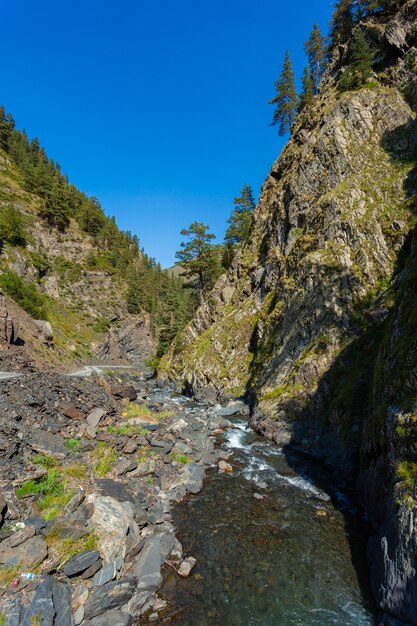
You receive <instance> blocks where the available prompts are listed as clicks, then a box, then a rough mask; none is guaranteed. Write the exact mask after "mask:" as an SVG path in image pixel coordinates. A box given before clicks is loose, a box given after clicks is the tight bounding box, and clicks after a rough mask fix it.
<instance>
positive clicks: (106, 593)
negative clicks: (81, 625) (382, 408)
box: [85, 576, 137, 626]
mask: <svg viewBox="0 0 417 626" xmlns="http://www.w3.org/2000/svg"><path fill="white" fill-rule="evenodd" d="M136 583H137V578H136V577H135V576H127V577H126V578H121V579H120V580H115V581H112V582H110V583H107V584H106V585H103V586H102V587H97V588H96V589H95V590H94V592H93V593H91V594H90V595H89V597H88V599H87V602H86V603H85V617H86V619H92V618H93V617H97V616H98V615H102V614H103V613H105V612H106V611H109V610H110V609H114V608H118V607H121V606H123V605H124V604H126V603H127V602H128V601H129V600H130V598H131V597H132V595H133V594H134V592H135V588H136ZM109 626H114V624H112V625H109Z"/></svg>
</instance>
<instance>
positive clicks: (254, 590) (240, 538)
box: [158, 421, 374, 626]
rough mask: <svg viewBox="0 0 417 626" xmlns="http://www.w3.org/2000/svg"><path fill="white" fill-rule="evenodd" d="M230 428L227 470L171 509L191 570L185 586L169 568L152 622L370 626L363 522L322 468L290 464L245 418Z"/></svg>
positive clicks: (208, 625) (293, 460)
mask: <svg viewBox="0 0 417 626" xmlns="http://www.w3.org/2000/svg"><path fill="white" fill-rule="evenodd" d="M235 425H236V426H237V428H236V429H234V430H232V431H229V432H228V433H227V434H226V435H225V441H224V443H223V447H224V448H225V449H227V450H228V451H229V452H230V453H231V455H232V456H231V463H232V465H233V468H234V472H233V473H232V474H223V475H218V474H217V473H216V472H215V471H213V472H212V473H211V474H210V477H209V480H207V481H206V483H205V486H204V490H203V492H202V493H201V494H199V495H198V496H194V497H190V498H189V499H188V500H187V501H186V502H185V503H183V504H181V505H179V506H178V507H177V508H176V510H175V512H174V520H175V524H176V526H177V528H178V537H179V539H180V541H181V542H182V544H183V546H184V552H185V554H187V555H188V554H189V555H192V556H194V557H196V558H197V565H196V567H195V569H194V570H193V573H192V575H191V576H190V578H188V579H186V580H179V579H178V577H177V576H175V575H174V574H173V573H171V572H172V570H171V569H170V568H169V567H167V571H166V580H165V585H164V589H163V593H164V597H166V598H167V599H168V600H169V603H170V606H169V609H168V611H167V612H166V613H165V615H164V617H163V618H161V619H162V621H161V622H158V623H168V624H176V625H181V626H252V625H253V626H254V625H262V626H330V625H337V626H365V625H367V626H368V625H369V626H370V625H372V624H374V620H373V617H372V612H371V607H370V604H369V596H368V590H367V583H366V581H367V579H368V572H367V568H366V563H365V557H364V555H365V543H366V536H365V534H366V529H365V525H364V523H363V522H361V521H360V519H359V518H358V517H357V516H355V515H354V514H353V513H352V512H349V511H351V508H350V506H349V504H348V502H347V500H346V499H345V498H344V497H343V496H342V495H341V494H337V492H332V488H331V485H330V483H329V480H328V477H327V476H326V475H325V474H324V472H323V470H322V469H320V468H318V467H314V466H312V465H310V464H307V463H306V461H305V460H300V459H299V458H297V457H295V456H294V457H292V458H287V456H286V455H284V453H283V452H282V451H281V450H280V449H279V448H278V447H277V446H275V445H274V444H271V443H270V442H268V441H266V440H265V439H263V438H261V437H259V436H257V435H256V434H255V433H254V432H253V431H251V430H250V429H247V424H246V423H245V422H244V421H236V424H235ZM328 493H331V494H332V500H333V502H336V507H335V506H334V505H333V503H332V500H330V498H329V495H328ZM337 501H338V502H337Z"/></svg>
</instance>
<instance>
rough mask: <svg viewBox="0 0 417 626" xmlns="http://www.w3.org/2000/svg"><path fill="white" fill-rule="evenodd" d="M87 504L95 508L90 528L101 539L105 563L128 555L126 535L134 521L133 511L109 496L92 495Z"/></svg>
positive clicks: (99, 544)
mask: <svg viewBox="0 0 417 626" xmlns="http://www.w3.org/2000/svg"><path fill="white" fill-rule="evenodd" d="M87 502H88V503H90V504H92V505H93V506H94V510H93V514H92V515H91V517H90V519H89V522H88V524H89V527H90V528H91V530H93V531H94V532H95V533H96V534H97V535H98V537H99V541H98V546H99V548H98V549H99V551H100V554H101V556H102V557H103V559H104V560H105V561H111V560H112V559H116V558H117V557H118V556H122V557H124V556H125V554H126V535H127V533H128V530H129V526H130V523H131V521H132V519H133V515H132V513H131V511H129V510H128V509H127V507H124V506H123V505H122V504H121V503H120V502H118V501H117V500H115V499H114V498H111V497H109V496H101V495H98V494H92V495H90V496H89V497H88V498H87Z"/></svg>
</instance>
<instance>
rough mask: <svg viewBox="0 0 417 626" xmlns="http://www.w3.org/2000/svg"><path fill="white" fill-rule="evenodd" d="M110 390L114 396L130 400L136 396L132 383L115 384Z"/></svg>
mask: <svg viewBox="0 0 417 626" xmlns="http://www.w3.org/2000/svg"><path fill="white" fill-rule="evenodd" d="M111 392H112V394H113V395H114V396H116V398H122V399H124V398H127V399H128V400H130V402H133V401H134V400H136V398H137V397H138V394H137V393H136V391H135V388H134V387H133V385H116V386H115V387H112V390H111Z"/></svg>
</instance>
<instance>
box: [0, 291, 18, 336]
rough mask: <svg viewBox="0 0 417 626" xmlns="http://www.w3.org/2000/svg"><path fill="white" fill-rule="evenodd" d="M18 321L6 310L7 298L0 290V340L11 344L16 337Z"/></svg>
mask: <svg viewBox="0 0 417 626" xmlns="http://www.w3.org/2000/svg"><path fill="white" fill-rule="evenodd" d="M18 329H19V322H18V320H17V319H13V318H12V317H11V316H10V314H9V312H8V310H7V300H6V298H5V296H4V295H3V292H2V291H1V290H0V342H3V343H6V344H13V343H14V342H15V341H16V339H17V337H18Z"/></svg>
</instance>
